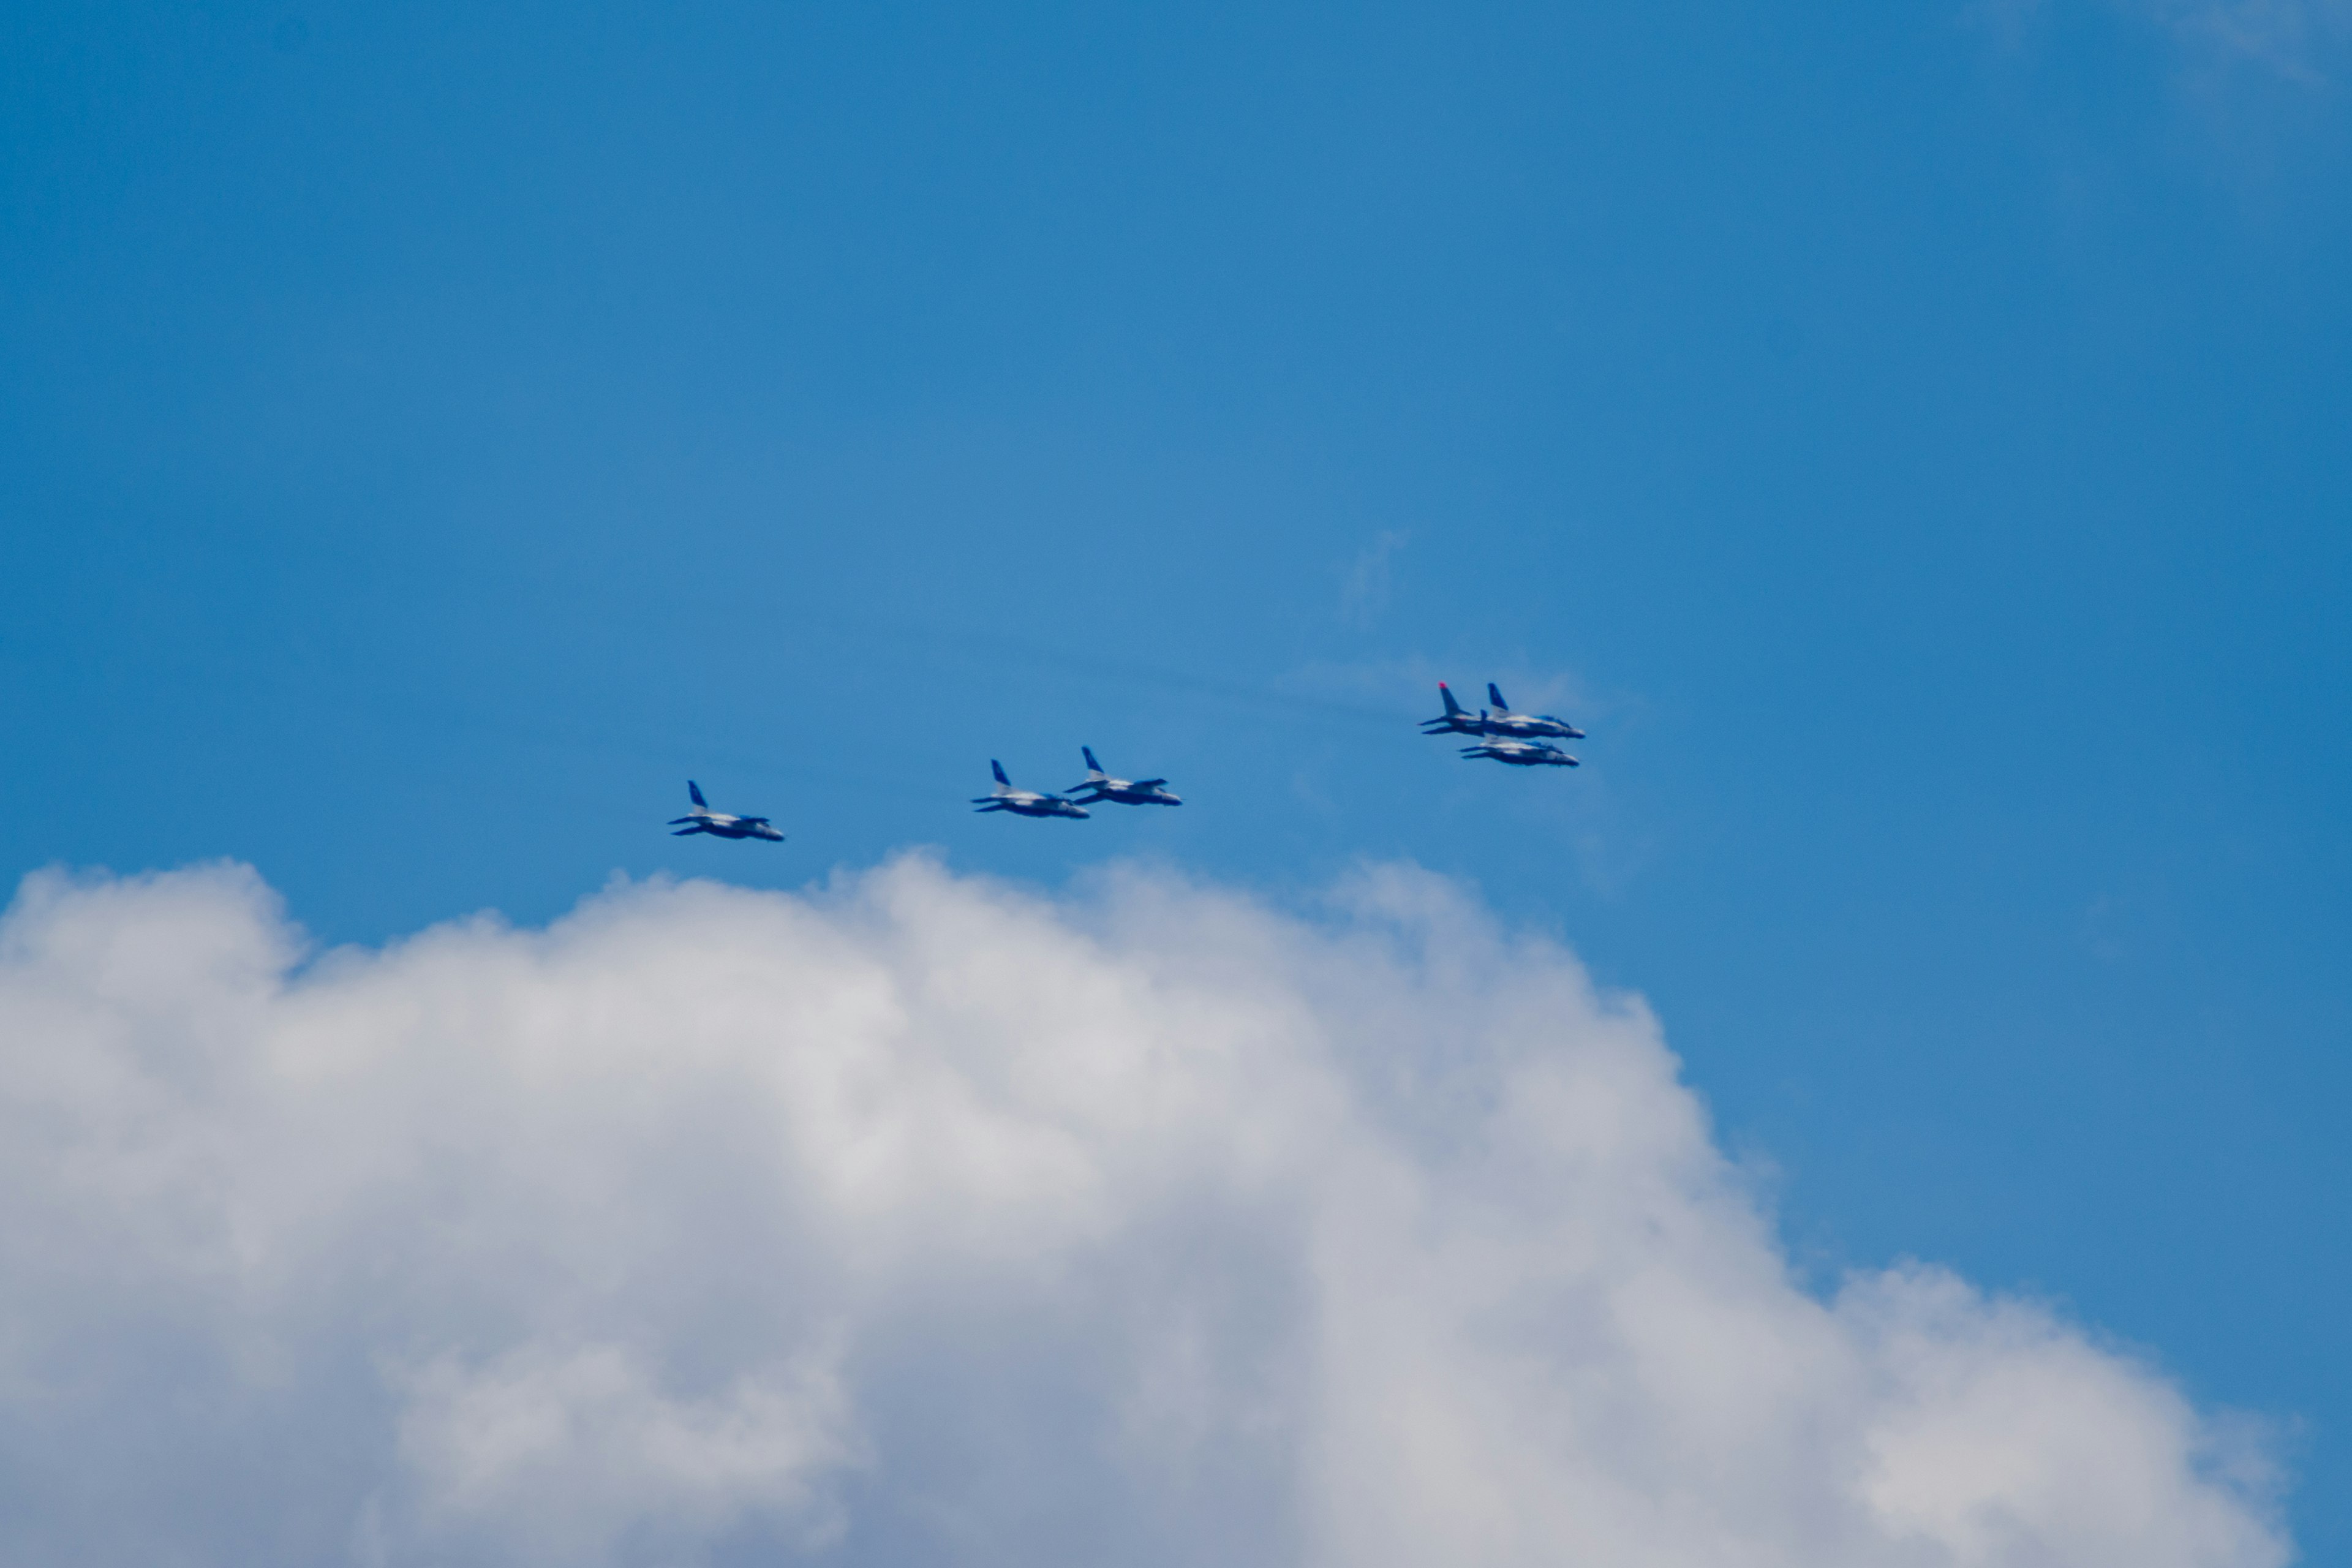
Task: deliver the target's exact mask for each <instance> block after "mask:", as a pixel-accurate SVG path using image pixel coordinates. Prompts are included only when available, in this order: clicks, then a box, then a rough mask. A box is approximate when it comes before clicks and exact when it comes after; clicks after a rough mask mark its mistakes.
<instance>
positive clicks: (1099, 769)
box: [669, 680, 1584, 844]
mask: <svg viewBox="0 0 2352 1568" xmlns="http://www.w3.org/2000/svg"><path fill="white" fill-rule="evenodd" d="M1437 694H1438V696H1439V697H1441V698H1443V699H1444V701H1445V711H1444V712H1443V713H1441V714H1439V715H1438V716H1437V717H1436V718H1434V719H1429V720H1425V721H1423V723H1422V726H1421V732H1422V733H1423V734H1424V735H1468V736H1472V737H1475V740H1476V742H1477V743H1476V744H1475V745H1469V746H1465V747H1463V748H1462V755H1463V756H1464V757H1465V758H1478V757H1486V758H1490V759H1492V760H1493V761H1495V762H1498V763H1509V764H1510V765H1511V766H1513V767H1518V768H1542V767H1549V768H1572V767H1577V766H1579V765H1580V764H1579V763H1578V762H1577V760H1576V759H1575V758H1574V757H1572V756H1570V755H1569V754H1568V752H1565V751H1563V750H1561V749H1560V748H1559V746H1557V745H1555V744H1553V742H1555V741H1580V740H1582V739H1583V738H1584V731H1581V730H1580V729H1578V728H1577V727H1576V726H1575V725H1573V724H1571V723H1570V722H1569V721H1567V720H1565V719H1555V718H1553V717H1552V716H1551V715H1550V714H1549V713H1521V712H1517V711H1516V710H1513V708H1512V707H1511V705H1510V704H1509V703H1507V702H1506V701H1504V700H1503V694H1502V692H1501V691H1500V690H1498V689H1496V685H1495V683H1494V682H1493V681H1491V680H1490V681H1488V682H1487V683H1486V701H1487V706H1486V707H1484V708H1481V709H1480V710H1478V711H1477V713H1476V714H1475V715H1473V714H1472V713H1471V712H1470V710H1468V709H1466V708H1465V707H1463V706H1462V704H1461V703H1460V702H1459V701H1458V700H1455V698H1454V690H1453V688H1451V687H1449V686H1447V685H1446V684H1445V682H1444V681H1442V680H1441V681H1439V682H1438V683H1437ZM1078 751H1079V753H1080V754H1081V755H1083V756H1084V757H1085V758H1086V760H1087V776H1086V777H1085V778H1084V779H1083V780H1081V781H1080V782H1079V783H1077V784H1072V785H1071V786H1070V787H1069V788H1067V789H1066V790H1057V791H1055V792H1054V793H1052V794H1045V793H1042V792H1040V791H1037V790H1034V789H1016V788H1015V787H1013V781H1012V779H1010V778H1008V777H1007V776H1005V772H1004V764H1003V763H1000V762H998V761H997V760H996V759H995V758H993V757H992V758H990V759H989V763H988V768H989V772H991V773H994V774H995V775H996V787H995V788H994V789H992V790H991V791H989V792H988V793H987V794H986V795H975V796H973V797H972V802H971V804H972V805H973V806H974V807H976V808H977V809H978V810H979V811H981V812H983V813H984V812H992V811H1004V812H1011V813H1012V814H1013V816H1070V817H1087V816H1093V815H1094V813H1092V812H1090V811H1088V810H1087V807H1088V806H1090V805H1102V804H1103V803H1104V802H1105V801H1109V802H1111V803H1112V804H1114V805H1183V804H1184V801H1183V798H1182V797H1181V795H1177V794H1176V793H1175V792H1174V791H1172V790H1171V789H1170V788H1169V787H1168V781H1167V780H1166V779H1122V778H1114V777H1113V776H1111V775H1110V774H1109V773H1105V772H1104V771H1103V765H1102V763H1098V762H1097V761H1096V760H1095V752H1094V748H1093V747H1091V746H1080V747H1079V748H1078ZM686 793H687V795H688V798H689V799H691V800H692V801H693V802H694V805H693V807H692V808H691V809H690V810H689V811H688V813H687V815H686V816H676V817H672V818H671V819H670V822H669V826H671V827H673V828H675V829H677V831H676V832H675V833H674V834H673V835H672V837H677V838H684V837H688V836H690V835H693V834H697V833H707V834H709V835H710V836H711V837H714V838H760V839H765V840H766V841H768V842H769V843H772V844H782V842H783V841H784V836H783V835H782V833H779V832H778V831H776V828H775V826H774V825H773V824H772V823H771V822H770V821H769V820H768V819H767V818H766V817H764V816H730V815H729V814H728V813H726V812H719V811H713V810H711V809H710V804H709V802H708V801H706V800H704V799H703V798H702V786H701V785H700V784H696V783H695V782H694V781H693V780H692V779H688V781H687V784H686ZM681 825H683V826H681Z"/></svg>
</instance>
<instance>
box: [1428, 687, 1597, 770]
mask: <svg viewBox="0 0 2352 1568" xmlns="http://www.w3.org/2000/svg"><path fill="white" fill-rule="evenodd" d="M1437 694H1438V695H1439V696H1440V697H1443V698H1444V699H1445V711H1444V712H1443V713H1441V714H1439V715H1438V716H1437V717H1436V718H1434V719H1429V720H1425V721H1423V723H1422V726H1421V732H1422V733H1423V734H1424V735H1475V736H1477V737H1478V738H1479V740H1478V743H1477V744H1476V745H1475V746H1465V747H1463V748H1462V754H1463V755H1464V756H1465V757H1491V758H1493V759H1494V760H1495V761H1496V762H1498V763H1510V764H1511V765H1512V766H1513V767H1517V768H1573V767H1577V766H1580V763H1578V762H1577V760H1576V759H1575V758H1574V757H1571V756H1570V755H1569V754H1568V753H1567V752H1564V751H1562V750H1561V749H1560V748H1559V747H1558V746H1555V745H1553V744H1552V738H1554V737H1557V738H1558V739H1559V740H1563V741H1580V740H1582V739H1584V731H1581V730H1580V729H1578V728H1577V727H1576V726H1575V725H1573V724H1571V723H1570V722H1569V721H1567V720H1565V719H1555V718H1553V717H1552V716H1551V715H1550V714H1549V713H1515V712H1513V711H1512V710H1511V705H1510V704H1509V703H1507V702H1506V701H1504V700H1503V694H1502V692H1500V691H1498V690H1496V687H1495V683H1494V682H1493V681H1491V680H1490V681H1488V682H1487V683H1486V700H1487V701H1488V702H1489V703H1491V704H1492V706H1491V707H1487V708H1481V709H1480V710H1478V712H1477V714H1476V716H1475V717H1473V716H1472V714H1471V712H1470V710H1468V709H1466V708H1465V707H1463V706H1462V704H1461V703H1459V702H1457V701H1455V700H1454V689H1453V688H1451V687H1449V686H1447V685H1446V684H1445V682H1444V681H1442V680H1441V681H1439V682H1438V683H1437Z"/></svg>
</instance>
